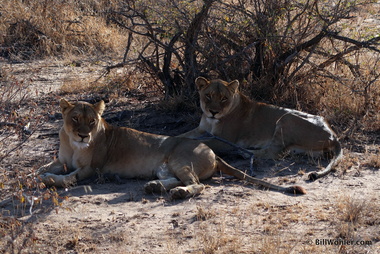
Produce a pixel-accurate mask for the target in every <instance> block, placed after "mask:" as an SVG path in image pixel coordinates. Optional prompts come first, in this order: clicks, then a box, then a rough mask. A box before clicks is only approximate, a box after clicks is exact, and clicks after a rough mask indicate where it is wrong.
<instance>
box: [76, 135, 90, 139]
mask: <svg viewBox="0 0 380 254" xmlns="http://www.w3.org/2000/svg"><path fill="white" fill-rule="evenodd" d="M78 136H79V137H81V138H82V140H83V139H85V138H87V137H88V135H83V134H78Z"/></svg>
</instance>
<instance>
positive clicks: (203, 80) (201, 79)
mask: <svg viewBox="0 0 380 254" xmlns="http://www.w3.org/2000/svg"><path fill="white" fill-rule="evenodd" d="M208 84H210V81H208V80H207V79H206V78H204V77H198V78H197V79H196V80H195V85H196V86H197V89H198V91H200V90H202V89H203V88H205V87H206V86H208Z"/></svg>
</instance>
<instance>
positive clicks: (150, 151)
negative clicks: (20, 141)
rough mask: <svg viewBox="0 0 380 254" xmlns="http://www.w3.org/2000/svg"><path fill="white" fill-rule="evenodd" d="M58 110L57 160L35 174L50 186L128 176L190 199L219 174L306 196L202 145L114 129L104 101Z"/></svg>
mask: <svg viewBox="0 0 380 254" xmlns="http://www.w3.org/2000/svg"><path fill="white" fill-rule="evenodd" d="M60 107H61V109H62V115H63V127H62V128H61V130H60V132H59V139H60V147H59V157H58V159H57V160H55V161H53V162H51V163H49V164H47V165H45V166H43V167H41V168H40V169H39V170H38V171H37V174H38V175H39V178H40V179H41V180H42V181H43V182H44V183H45V184H46V185H54V186H57V187H65V186H69V185H73V184H75V183H76V182H77V181H79V180H83V179H85V178H88V177H91V176H93V175H96V174H97V173H102V174H105V173H110V174H116V175H118V176H119V177H125V178H143V179H157V178H158V179H159V180H153V181H150V182H148V183H147V184H146V185H145V190H146V191H147V192H159V193H161V192H163V191H169V190H170V195H171V197H172V198H186V197H190V196H193V195H196V194H199V193H200V192H201V191H202V190H203V189H204V185H203V184H201V183H200V182H199V180H204V179H207V178H209V177H211V176H212V175H213V174H214V173H215V172H217V171H221V172H223V173H226V174H229V175H232V176H235V177H237V178H239V179H242V180H246V181H248V182H251V183H254V184H257V185H260V186H263V187H266V188H269V189H273V190H278V191H282V192H288V193H298V194H304V193H306V192H305V190H304V189H303V188H302V187H299V186H291V187H281V186H277V185H273V184H270V183H267V182H265V181H262V180H260V179H256V178H253V177H250V176H248V175H246V174H245V173H244V172H242V171H240V170H238V169H236V168H234V167H232V166H230V165H228V164H227V163H226V162H224V161H223V160H222V159H220V158H219V157H217V156H216V155H215V154H214V152H213V151H212V150H211V149H210V148H209V147H208V146H206V145H205V144H203V143H201V142H199V141H195V140H191V139H187V138H179V137H168V136H162V135H155V134H149V133H144V132H140V131H137V130H133V129H129V128H122V127H121V128H120V127H113V126H111V125H109V124H107V122H106V121H105V120H104V119H103V118H102V117H101V115H102V113H103V111H104V108H105V105H104V102H103V101H100V102H98V103H96V104H94V105H92V104H89V103H86V102H77V103H69V102H68V101H66V100H65V99H61V101H60ZM67 171H68V172H67ZM183 185H184V186H183Z"/></svg>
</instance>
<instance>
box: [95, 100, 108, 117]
mask: <svg viewBox="0 0 380 254" xmlns="http://www.w3.org/2000/svg"><path fill="white" fill-rule="evenodd" d="M105 108H106V105H105V104H104V101H103V100H101V101H99V102H98V103H95V104H94V109H95V110H96V112H97V113H98V114H99V116H101V115H102V114H103V112H104V109H105Z"/></svg>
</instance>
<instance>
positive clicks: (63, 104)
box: [59, 98, 74, 114]
mask: <svg viewBox="0 0 380 254" xmlns="http://www.w3.org/2000/svg"><path fill="white" fill-rule="evenodd" d="M59 106H60V107H61V110H62V114H63V113H65V111H66V109H68V108H72V107H74V105H73V104H71V103H70V102H68V101H67V100H65V99H64V98H62V99H61V100H60V101H59Z"/></svg>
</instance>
